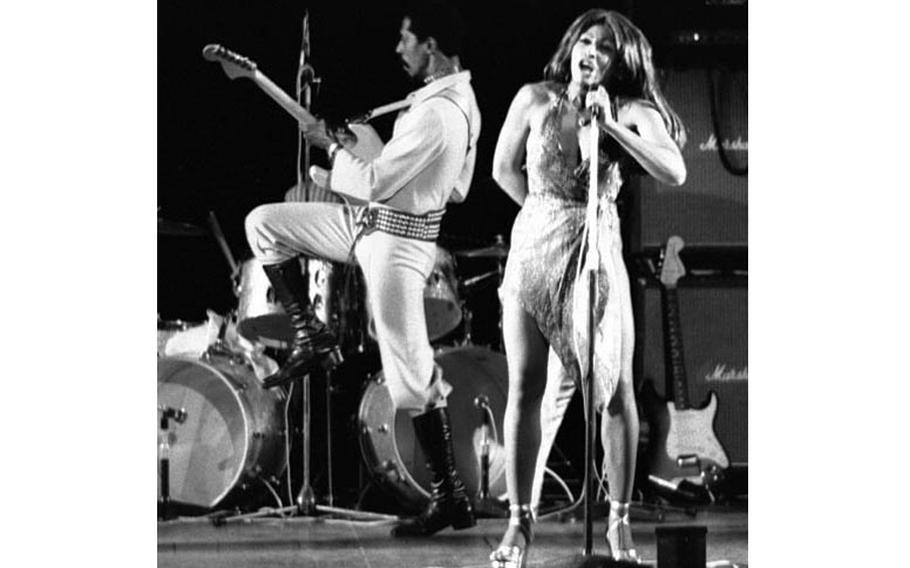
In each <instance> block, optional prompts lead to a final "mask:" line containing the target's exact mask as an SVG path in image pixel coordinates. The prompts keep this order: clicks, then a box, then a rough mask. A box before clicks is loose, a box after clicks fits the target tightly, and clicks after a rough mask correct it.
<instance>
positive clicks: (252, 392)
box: [158, 357, 285, 508]
mask: <svg viewBox="0 0 910 568" xmlns="http://www.w3.org/2000/svg"><path fill="white" fill-rule="evenodd" d="M257 385H258V383H257V382H256V379H255V377H254V376H253V371H252V369H251V368H250V367H248V366H247V365H244V364H240V363H237V362H235V361H234V360H232V359H230V358H225V359H216V360H209V361H205V360H196V359H192V358H189V357H166V358H161V359H158V406H159V408H160V407H162V406H163V407H170V408H174V409H183V410H185V411H186V419H185V421H184V422H183V423H177V422H176V421H174V420H171V421H170V425H169V426H170V428H169V435H168V440H169V442H170V457H169V481H170V483H169V494H170V498H171V499H172V500H174V501H178V502H181V503H186V504H190V505H197V506H200V507H207V508H212V507H215V506H216V505H218V504H219V503H220V502H221V501H223V500H224V499H225V497H226V496H227V495H228V493H229V492H230V491H231V490H232V489H233V488H234V487H235V486H237V485H238V484H239V482H240V481H241V479H242V478H243V477H244V476H254V477H255V476H256V475H258V474H259V472H260V471H261V472H262V473H263V474H272V473H273V474H277V473H280V470H281V469H283V464H284V463H285V462H284V460H283V458H282V455H281V454H280V453H279V452H278V451H277V449H278V446H279V445H280V444H279V443H278V441H279V440H280V439H282V438H281V436H283V434H282V433H281V432H280V431H279V428H280V426H279V424H278V420H277V405H278V402H277V400H276V399H275V397H274V396H272V395H271V394H270V393H268V392H266V391H263V390H261V389H259V388H258V387H257ZM158 434H159V436H160V435H161V430H160V429H159V430H158ZM160 482H161V480H160V477H159V487H158V492H159V495H160V494H161V487H160Z"/></svg>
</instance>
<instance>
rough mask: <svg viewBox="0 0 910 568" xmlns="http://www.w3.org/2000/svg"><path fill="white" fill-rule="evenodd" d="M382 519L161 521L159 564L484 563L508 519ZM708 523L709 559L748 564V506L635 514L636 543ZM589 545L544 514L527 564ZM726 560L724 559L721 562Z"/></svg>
mask: <svg viewBox="0 0 910 568" xmlns="http://www.w3.org/2000/svg"><path fill="white" fill-rule="evenodd" d="M381 523H383V521H379V522H377V521H372V522H363V521H349V520H340V519H331V518H329V517H326V516H318V517H296V518H287V519H281V518H276V517H271V518H257V519H247V520H239V521H231V522H228V523H226V524H224V525H222V526H219V527H216V526H214V525H213V523H212V522H211V521H210V520H208V519H207V518H201V517H200V518H180V519H176V520H171V521H159V523H158V568H169V567H180V568H185V567H190V566H192V567H209V566H211V567H212V568H216V567H217V568H234V567H237V568H240V567H266V566H288V567H290V566H293V567H294V568H309V567H315V566H344V567H346V568H359V567H366V568H407V567H414V568H416V567H446V568H455V567H462V568H468V567H471V568H482V567H486V566H489V562H488V561H487V557H488V555H489V554H490V551H491V550H492V549H493V548H494V547H495V546H496V545H497V544H498V541H499V537H500V536H501V533H502V531H503V529H504V528H505V524H506V521H505V520H504V519H480V520H478V524H477V526H476V527H474V528H471V529H467V530H463V531H453V530H452V529H447V530H445V531H442V532H440V533H437V534H436V535H434V536H433V537H430V538H425V539H393V538H392V537H391V536H389V528H390V526H389V525H388V524H381ZM677 525H687V526H688V525H702V526H705V527H707V530H708V532H707V537H706V548H707V550H706V558H707V560H708V565H709V566H730V565H736V566H747V562H748V532H749V531H748V512H747V511H745V510H743V509H736V510H733V509H720V508H711V509H702V510H699V511H698V512H697V514H696V515H695V516H694V517H692V516H689V515H685V514H681V513H667V514H666V515H665V517H664V519H663V520H662V521H660V522H658V521H656V520H654V518H653V516H652V517H651V518H650V519H635V518H634V517H633V533H634V537H635V544H636V547H637V548H638V550H639V553H640V554H641V555H642V556H643V557H644V559H645V560H646V561H647V562H648V563H650V564H652V565H653V566H656V565H657V544H656V537H655V529H656V527H658V526H677ZM603 530H604V522H603V521H602V520H599V521H598V522H595V523H594V552H595V553H603V552H604V548H605V547H604V545H603V540H602V539H603ZM583 547H584V524H583V523H582V522H581V521H580V520H577V519H573V518H567V519H561V520H560V519H553V520H543V521H540V522H538V523H537V524H536V525H535V534H534V543H533V548H532V552H531V556H530V557H529V563H528V566H531V567H533V566H547V565H551V564H552V563H553V562H554V561H556V560H558V559H559V558H563V557H564V558H569V557H571V556H573V555H575V554H577V553H579V552H581V551H582V549H583ZM721 561H727V562H729V564H728V563H724V562H721Z"/></svg>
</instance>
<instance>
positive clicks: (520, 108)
mask: <svg viewBox="0 0 910 568" xmlns="http://www.w3.org/2000/svg"><path fill="white" fill-rule="evenodd" d="M556 85H557V84H556V83H553V82H551V81H540V82H538V83H526V84H525V85H523V86H522V87H521V88H520V89H518V92H517V93H516V94H515V98H513V99H512V105H511V107H510V108H509V114H510V115H511V116H512V117H515V118H516V119H518V117H521V119H520V120H521V122H524V123H527V122H528V121H529V120H532V121H533V118H532V117H536V116H537V115H539V114H541V111H542V109H544V108H546V107H547V106H548V105H549V104H550V103H552V102H553V100H555V98H556V97H558V96H559V94H558V91H557V88H556Z"/></svg>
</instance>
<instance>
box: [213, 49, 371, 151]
mask: <svg viewBox="0 0 910 568" xmlns="http://www.w3.org/2000/svg"><path fill="white" fill-rule="evenodd" d="M202 56H203V57H204V58H205V59H207V60H208V61H214V62H217V63H220V64H221V67H222V68H223V69H224V72H225V74H226V75H227V76H228V77H229V78H230V79H236V78H238V77H246V78H247V79H250V80H252V81H253V82H254V83H256V85H257V86H258V87H259V88H260V89H262V90H263V91H265V94H267V95H268V96H269V97H271V98H272V100H274V101H275V102H276V103H278V105H279V106H281V108H283V109H284V110H285V111H287V113H288V114H290V115H291V116H293V117H294V118H295V119H297V122H298V123H299V124H300V125H301V127H304V128H305V127H307V126H311V125H314V124H316V123H317V122H319V119H318V118H316V117H315V116H313V115H312V114H311V113H310V112H309V111H307V109H305V108H303V107H302V106H301V105H299V104H297V101H295V100H294V99H292V98H291V97H289V96H288V94H287V93H285V92H284V91H283V90H281V88H280V87H279V86H278V85H276V84H275V83H274V82H272V80H271V79H269V78H268V77H267V76H266V75H265V74H264V73H263V72H261V71H260V70H259V69H258V68H257V66H256V64H255V63H254V62H253V61H251V60H250V59H248V58H246V57H244V56H242V55H239V54H237V53H234V52H233V51H231V50H229V49H227V48H225V47H223V46H220V45H217V44H209V45H206V46H205V47H204V48H203V49H202ZM336 133H337V132H336ZM339 141H340V142H341V143H342V144H343V145H344V147H345V148H346V149H347V150H350V151H351V152H352V153H353V154H354V155H356V156H357V157H358V158H361V159H362V160H365V161H368V162H369V161H372V160H373V159H375V158H376V157H377V156H378V155H379V153H380V152H381V151H382V147H383V144H382V139H380V138H379V135H378V134H377V133H376V130H374V129H373V127H371V126H369V125H368V124H360V123H356V122H348V123H347V124H346V126H345V127H343V129H342V132H341V133H340V135H339Z"/></svg>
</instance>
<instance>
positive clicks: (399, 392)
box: [246, 202, 452, 415]
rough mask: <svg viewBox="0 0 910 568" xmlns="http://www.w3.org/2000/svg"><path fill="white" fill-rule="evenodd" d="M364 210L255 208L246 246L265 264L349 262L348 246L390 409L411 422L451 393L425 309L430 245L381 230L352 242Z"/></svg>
mask: <svg viewBox="0 0 910 568" xmlns="http://www.w3.org/2000/svg"><path fill="white" fill-rule="evenodd" d="M362 209H363V208H362V207H351V206H347V205H342V204H338V203H321V202H309V203H270V204H267V205H260V206H259V207H256V208H255V209H253V211H251V212H250V213H249V215H247V218H246V236H247V240H248V241H249V244H250V248H251V249H252V251H253V254H254V255H255V256H256V258H257V259H258V260H260V261H261V262H262V263H263V264H275V263H279V262H283V261H285V260H288V259H291V258H294V257H295V256H297V255H299V254H304V255H307V256H312V257H317V258H322V259H325V260H328V261H331V262H345V263H347V262H350V261H351V248H352V247H353V248H354V257H355V259H356V261H357V264H359V265H360V267H361V269H362V270H363V277H364V281H365V282H366V289H367V301H368V302H369V304H370V308H371V311H372V315H373V320H374V322H375V325H376V340H377V343H378V344H379V357H380V359H381V361H382V368H383V375H384V377H385V380H386V386H387V387H388V389H389V393H390V395H391V397H392V402H393V403H394V404H395V407H396V408H399V409H404V410H407V411H409V412H410V413H411V414H412V415H413V414H420V413H422V412H424V411H426V410H428V409H430V408H433V407H441V406H445V398H446V396H447V395H448V394H449V392H450V391H451V390H452V387H451V385H449V384H448V383H447V382H446V381H445V380H444V379H443V378H442V370H441V369H440V368H439V367H438V366H436V364H435V362H434V361H433V349H432V347H431V346H430V340H429V337H428V336H427V324H426V314H425V312H424V303H423V292H424V288H425V287H426V282H427V278H428V277H429V276H430V274H431V273H432V271H433V266H434V263H435V261H436V244H435V243H432V242H426V241H420V240H416V239H406V238H402V237H397V236H394V235H390V234H388V233H384V232H381V231H374V232H372V233H370V234H368V235H364V236H362V237H361V238H360V239H359V240H358V239H357V235H358V233H359V232H360V227H358V226H357V225H356V222H355V221H356V218H357V215H358V214H359V212H360V211H361V210H362ZM355 242H356V245H355Z"/></svg>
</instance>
